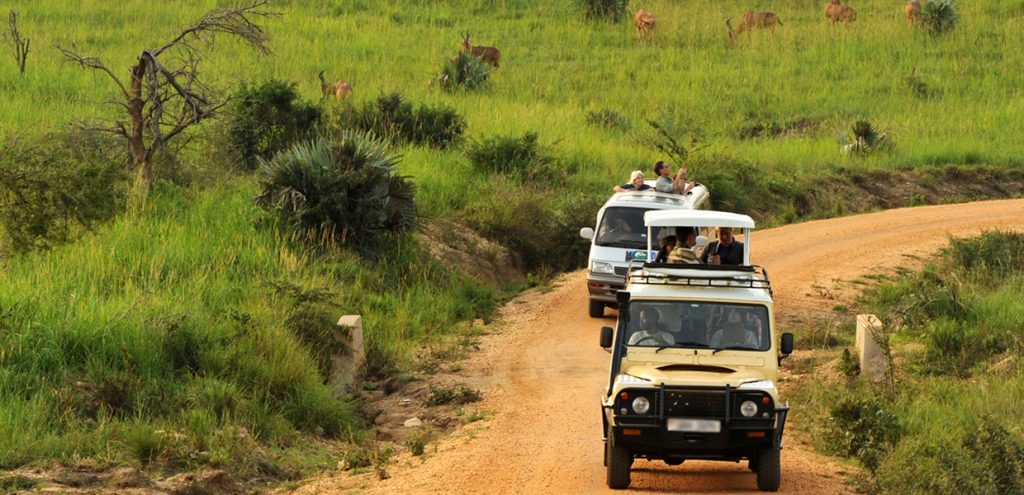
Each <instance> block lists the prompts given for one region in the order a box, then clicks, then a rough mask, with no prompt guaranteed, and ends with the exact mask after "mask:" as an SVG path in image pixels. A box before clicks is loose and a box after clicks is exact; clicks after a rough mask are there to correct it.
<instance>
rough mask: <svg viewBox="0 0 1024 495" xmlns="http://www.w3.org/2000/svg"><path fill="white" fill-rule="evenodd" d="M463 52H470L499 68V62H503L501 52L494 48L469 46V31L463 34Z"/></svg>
mask: <svg viewBox="0 0 1024 495" xmlns="http://www.w3.org/2000/svg"><path fill="white" fill-rule="evenodd" d="M462 51H464V52H469V53H470V54H472V55H473V56H474V57H476V58H479V59H481V60H483V61H484V62H486V63H488V64H491V65H493V66H494V68H495V69H497V68H498V61H499V60H501V52H500V51H499V50H498V49H497V48H495V47H493V46H473V45H470V44H469V31H466V32H465V33H462Z"/></svg>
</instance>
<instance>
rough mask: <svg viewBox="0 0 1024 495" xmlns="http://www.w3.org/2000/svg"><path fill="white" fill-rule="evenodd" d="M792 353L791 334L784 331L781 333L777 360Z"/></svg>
mask: <svg viewBox="0 0 1024 495" xmlns="http://www.w3.org/2000/svg"><path fill="white" fill-rule="evenodd" d="M792 353H793V334H791V333H789V332H786V333H784V334H782V343H781V345H780V346H779V361H782V360H783V359H785V358H787V357H789V355H790V354H792Z"/></svg>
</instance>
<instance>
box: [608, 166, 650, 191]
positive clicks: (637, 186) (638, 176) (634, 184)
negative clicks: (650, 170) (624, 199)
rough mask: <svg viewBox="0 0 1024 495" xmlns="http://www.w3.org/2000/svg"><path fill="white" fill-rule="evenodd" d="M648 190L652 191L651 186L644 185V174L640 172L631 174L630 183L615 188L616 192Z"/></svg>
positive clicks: (636, 171)
mask: <svg viewBox="0 0 1024 495" xmlns="http://www.w3.org/2000/svg"><path fill="white" fill-rule="evenodd" d="M648 189H651V186H648V185H647V184H644V173H643V172H642V171H640V170H634V171H633V173H631V174H629V182H628V183H626V184H623V185H621V186H615V192H626V191H646V190H648Z"/></svg>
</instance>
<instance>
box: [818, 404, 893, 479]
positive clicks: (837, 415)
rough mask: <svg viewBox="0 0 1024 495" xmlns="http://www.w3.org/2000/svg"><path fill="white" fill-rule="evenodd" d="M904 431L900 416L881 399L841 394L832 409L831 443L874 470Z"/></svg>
mask: <svg viewBox="0 0 1024 495" xmlns="http://www.w3.org/2000/svg"><path fill="white" fill-rule="evenodd" d="M900 434H901V429H900V423H899V418H898V417H897V416H896V414H894V413H893V412H892V411H891V410H889V409H887V408H886V407H885V406H884V405H883V404H882V403H881V402H880V401H879V400H878V399H876V398H874V397H864V396H859V395H851V396H846V397H841V398H840V399H839V400H838V402H837V403H836V404H835V405H833V406H832V408H831V411H830V413H829V429H828V435H829V439H830V445H831V446H832V448H833V449H835V451H836V452H837V453H839V454H840V455H845V456H851V457H856V458H857V459H859V460H860V461H861V462H862V463H863V464H864V466H865V467H867V468H868V469H870V470H872V471H874V470H875V469H877V468H878V465H879V462H881V460H882V459H883V458H884V457H885V455H886V454H887V452H888V451H889V449H891V448H892V446H893V445H895V444H896V442H897V441H898V440H899V438H900Z"/></svg>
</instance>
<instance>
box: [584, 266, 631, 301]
mask: <svg viewBox="0 0 1024 495" xmlns="http://www.w3.org/2000/svg"><path fill="white" fill-rule="evenodd" d="M625 288H626V278H625V277H623V276H621V275H596V274H593V273H589V272H588V273H587V290H588V291H589V292H590V300H591V301H601V302H606V303H615V302H616V300H615V293H617V292H618V291H620V290H622V289H625Z"/></svg>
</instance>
